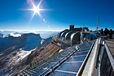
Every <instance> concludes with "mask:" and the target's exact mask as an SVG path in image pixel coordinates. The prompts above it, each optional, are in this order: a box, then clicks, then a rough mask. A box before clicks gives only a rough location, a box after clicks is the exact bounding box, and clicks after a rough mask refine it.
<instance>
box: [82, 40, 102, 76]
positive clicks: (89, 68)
mask: <svg viewBox="0 0 114 76" xmlns="http://www.w3.org/2000/svg"><path fill="white" fill-rule="evenodd" d="M100 42H101V38H98V39H97V40H96V42H95V44H94V46H93V48H92V51H91V54H90V56H89V58H88V60H87V63H86V66H85V68H84V71H83V73H82V75H81V76H96V74H95V73H96V72H95V68H96V62H97V56H98V51H99V44H100Z"/></svg>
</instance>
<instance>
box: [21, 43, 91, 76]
mask: <svg viewBox="0 0 114 76" xmlns="http://www.w3.org/2000/svg"><path fill="white" fill-rule="evenodd" d="M91 46H92V42H87V43H84V44H80V45H79V46H78V49H79V50H76V46H72V47H69V48H67V49H65V50H64V51H62V52H60V53H59V54H57V55H56V56H54V57H53V58H52V59H50V60H49V61H47V62H46V63H45V64H44V65H42V67H41V68H39V67H36V68H31V69H26V70H25V71H23V72H22V73H21V75H32V76H45V75H47V74H48V75H49V76H76V74H77V72H78V70H79V68H80V66H81V65H82V63H83V61H84V59H85V57H86V56H87V54H88V52H89V49H90V47H91Z"/></svg>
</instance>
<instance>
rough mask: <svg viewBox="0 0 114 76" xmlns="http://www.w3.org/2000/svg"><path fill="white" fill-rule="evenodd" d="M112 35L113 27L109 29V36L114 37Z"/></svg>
mask: <svg viewBox="0 0 114 76" xmlns="http://www.w3.org/2000/svg"><path fill="white" fill-rule="evenodd" d="M112 35H113V31H112V29H110V31H109V38H110V39H112Z"/></svg>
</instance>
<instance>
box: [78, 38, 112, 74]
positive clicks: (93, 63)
mask: <svg viewBox="0 0 114 76" xmlns="http://www.w3.org/2000/svg"><path fill="white" fill-rule="evenodd" d="M84 64H85V65H83V66H82V68H80V70H79V71H78V74H77V76H114V58H113V56H112V54H111V52H110V49H109V48H108V46H107V44H106V42H105V40H103V39H101V38H99V39H97V40H96V42H95V44H94V46H93V48H92V50H91V53H90V55H89V58H87V59H86V62H85V63H84Z"/></svg>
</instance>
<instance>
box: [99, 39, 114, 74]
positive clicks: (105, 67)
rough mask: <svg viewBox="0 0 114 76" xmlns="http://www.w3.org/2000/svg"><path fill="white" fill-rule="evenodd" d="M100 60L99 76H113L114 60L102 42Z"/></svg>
mask: <svg viewBox="0 0 114 76" xmlns="http://www.w3.org/2000/svg"><path fill="white" fill-rule="evenodd" d="M103 43H104V46H103V47H104V48H103V50H102V51H103V54H102V59H101V61H100V76H114V59H113V56H112V54H111V52H110V50H109V48H108V46H107V44H106V42H105V41H104V42H103Z"/></svg>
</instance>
